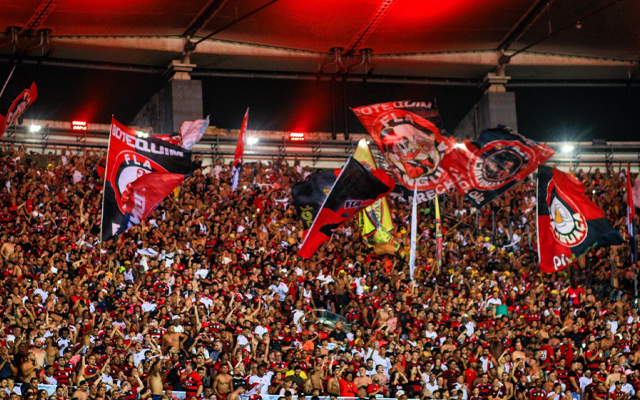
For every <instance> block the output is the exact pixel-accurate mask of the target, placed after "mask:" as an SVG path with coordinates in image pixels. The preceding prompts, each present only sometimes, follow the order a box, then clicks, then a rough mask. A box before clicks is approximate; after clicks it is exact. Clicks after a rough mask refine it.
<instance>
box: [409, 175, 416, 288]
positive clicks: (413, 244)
mask: <svg viewBox="0 0 640 400" xmlns="http://www.w3.org/2000/svg"><path fill="white" fill-rule="evenodd" d="M417 214H418V182H416V181H413V204H412V206H411V250H410V252H409V276H410V278H411V280H412V281H413V275H414V271H415V269H416V241H417V236H418V226H417V225H418V215H417Z"/></svg>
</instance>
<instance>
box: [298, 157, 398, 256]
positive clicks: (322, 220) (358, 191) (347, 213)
mask: <svg viewBox="0 0 640 400" xmlns="http://www.w3.org/2000/svg"><path fill="white" fill-rule="evenodd" d="M330 174H331V175H333V179H334V182H333V184H332V185H331V186H330V188H329V192H328V193H327V194H326V197H325V198H324V199H323V200H322V202H321V206H320V207H319V208H316V207H317V204H318V201H319V200H320V198H321V197H322V194H324V191H325V182H326V181H325V180H329V181H330V180H331V176H330V175H329V174H326V175H324V174H323V175H322V176H318V174H316V177H315V178H314V181H315V183H312V187H307V186H302V187H301V186H298V187H297V188H296V189H295V190H293V189H292V195H293V196H294V201H295V202H296V206H297V207H298V211H299V212H300V210H301V209H302V207H305V206H306V207H310V208H307V209H306V210H305V211H303V212H302V213H301V214H300V215H301V217H302V219H303V221H305V222H306V220H305V216H304V215H303V213H304V212H309V213H311V214H312V213H313V212H314V211H315V210H316V209H317V214H316V216H315V219H313V222H312V223H311V225H310V226H309V228H308V229H307V232H306V235H305V238H304V241H303V242H302V245H301V246H300V249H299V250H298V255H299V256H300V257H303V258H310V257H311V256H312V255H313V254H314V253H315V252H316V250H318V247H320V245H322V244H323V243H325V242H326V241H328V240H329V238H331V235H332V234H333V232H334V231H335V230H336V229H337V228H338V227H339V226H340V225H342V224H343V223H344V222H345V221H347V220H349V219H350V218H351V217H353V216H354V215H355V214H356V213H357V212H358V211H360V210H362V209H364V208H365V207H367V206H370V205H372V204H373V203H374V202H375V201H376V200H378V199H380V198H382V197H383V196H386V195H387V194H388V193H389V192H390V191H392V190H393V188H394V187H395V182H394V180H393V178H392V177H391V176H389V174H387V173H386V172H384V171H382V170H375V171H369V170H367V168H365V167H364V166H363V165H362V164H360V163H359V162H358V161H357V160H356V159H354V158H352V157H350V158H349V161H347V164H346V165H345V166H344V168H342V170H335V171H330ZM321 180H322V183H320V181H321ZM301 194H304V195H306V197H305V196H301ZM296 196H298V197H296ZM305 199H306V200H305ZM305 201H306V202H305ZM305 228H306V225H305Z"/></svg>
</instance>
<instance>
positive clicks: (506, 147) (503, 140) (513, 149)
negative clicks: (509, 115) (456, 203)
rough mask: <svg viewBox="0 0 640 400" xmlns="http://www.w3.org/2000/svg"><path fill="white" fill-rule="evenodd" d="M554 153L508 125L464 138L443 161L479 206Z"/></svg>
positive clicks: (533, 169) (453, 176) (455, 179)
mask: <svg viewBox="0 0 640 400" xmlns="http://www.w3.org/2000/svg"><path fill="white" fill-rule="evenodd" d="M553 154H554V152H553V150H551V149H550V148H548V147H547V146H545V145H542V144H538V143H536V142H534V141H533V140H529V139H527V138H525V137H524V136H522V135H520V134H519V133H517V132H515V131H512V130H511V129H509V128H507V127H505V126H498V127H496V128H493V129H486V130H484V131H482V133H480V136H479V137H478V138H477V139H476V140H474V141H473V142H471V141H469V140H465V142H464V144H459V145H456V146H455V149H454V150H453V151H451V153H450V154H447V156H446V157H444V158H443V160H442V164H441V165H442V167H443V168H444V169H445V170H446V171H447V172H448V173H449V175H450V176H451V177H452V178H453V179H454V181H455V184H456V188H457V189H458V191H459V192H460V193H462V194H464V195H465V198H466V200H468V201H469V202H471V204H473V205H474V207H476V208H480V207H482V206H484V205H486V204H488V203H490V202H491V201H493V200H495V199H496V198H498V197H499V196H500V195H502V194H503V193H504V192H506V191H507V190H509V189H510V188H511V187H513V186H514V185H516V184H517V183H518V182H520V181H521V180H523V179H524V178H526V177H527V176H528V175H529V174H531V173H532V172H533V171H535V170H536V168H538V165H541V164H543V163H544V162H545V161H547V160H548V159H549V158H551V156H553Z"/></svg>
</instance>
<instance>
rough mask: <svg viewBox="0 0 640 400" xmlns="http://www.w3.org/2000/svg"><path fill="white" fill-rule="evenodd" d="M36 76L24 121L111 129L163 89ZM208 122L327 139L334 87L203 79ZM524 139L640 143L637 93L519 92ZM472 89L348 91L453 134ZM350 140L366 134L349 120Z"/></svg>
mask: <svg viewBox="0 0 640 400" xmlns="http://www.w3.org/2000/svg"><path fill="white" fill-rule="evenodd" d="M28 70H29V72H30V73H31V74H32V75H34V76H38V78H37V83H38V91H39V96H38V100H37V101H36V103H34V105H33V106H32V108H31V109H30V110H29V111H28V113H27V115H26V118H35V119H50V120H62V121H70V120H73V119H86V120H87V121H88V122H90V123H91V122H93V123H109V122H110V119H111V115H112V114H114V115H115V117H116V118H117V119H119V120H121V121H123V122H125V123H129V122H131V120H132V119H133V117H134V116H135V115H136V113H137V112H138V110H139V109H140V108H141V107H142V106H143V105H144V104H145V103H146V101H147V100H148V99H149V98H150V97H151V95H153V94H154V93H155V92H157V91H158V90H159V89H161V88H162V87H163V85H164V84H165V83H166V78H164V77H162V76H161V75H156V74H145V73H135V72H120V71H104V70H92V69H78V68H63V67H52V66H42V67H40V68H39V69H38V68H36V67H35V66H28ZM201 79H202V81H203V98H204V111H205V114H211V124H212V125H215V126H217V127H219V128H231V129H237V128H239V126H240V124H241V122H242V117H243V115H244V111H245V109H246V108H247V107H251V119H250V129H264V130H283V131H289V130H296V131H325V132H330V131H331V129H332V122H331V121H332V120H331V96H330V93H331V87H330V83H329V82H328V81H322V82H320V83H318V82H316V81H305V80H282V79H250V78H246V79H244V78H242V79H241V78H219V77H204V78H201ZM510 90H513V91H514V92H515V93H516V106H517V113H518V125H519V131H520V132H521V133H522V134H524V135H525V136H527V137H529V138H531V139H534V140H538V141H574V140H582V141H590V140H592V139H594V138H605V139H608V140H640V129H639V128H638V127H639V126H640V87H637V86H636V87H611V88H566V87H553V88H515V89H510ZM336 96H337V106H338V113H337V130H338V132H341V131H342V130H343V129H344V128H343V127H344V117H343V112H342V88H341V83H340V81H338V82H337V83H336ZM481 96H482V92H481V91H480V90H479V89H477V88H475V87H462V86H429V85H400V84H382V83H371V82H368V83H367V84H366V85H363V84H362V83H361V82H349V83H348V84H347V105H348V106H349V107H355V106H359V105H365V104H371V103H376V102H383V101H393V100H433V99H435V101H436V104H437V106H438V108H439V109H440V113H441V115H442V118H443V123H444V128H445V129H447V130H449V131H452V130H453V129H454V128H455V126H456V125H457V124H458V122H459V121H460V120H461V119H462V118H463V117H464V115H465V114H466V113H467V112H468V111H469V110H470V109H471V108H472V107H473V105H474V104H475V103H476V102H477V101H478V100H479V99H480V97H481ZM348 125H349V131H350V132H363V131H364V129H363V127H362V126H361V125H360V124H359V123H358V121H357V120H356V118H355V116H353V114H352V113H351V112H349V113H348Z"/></svg>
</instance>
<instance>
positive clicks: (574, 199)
mask: <svg viewBox="0 0 640 400" xmlns="http://www.w3.org/2000/svg"><path fill="white" fill-rule="evenodd" d="M584 190H585V189H584V185H583V184H582V182H580V181H578V180H577V179H576V178H574V177H572V176H571V175H569V174H566V173H564V172H562V171H560V170H557V169H555V168H551V167H545V166H540V167H539V168H538V206H537V213H538V255H539V257H540V270H541V271H542V272H556V271H560V270H562V269H564V268H566V267H568V266H569V265H571V264H572V263H574V262H575V261H576V260H577V259H578V258H579V257H580V256H581V255H583V254H584V253H586V252H587V251H589V250H591V249H593V248H596V247H600V246H612V245H621V244H622V243H623V240H622V236H620V233H619V232H618V231H617V230H615V229H613V227H612V226H611V223H610V222H609V220H607V218H606V217H605V216H604V214H603V212H602V210H600V208H598V206H597V205H596V204H595V203H593V202H592V201H590V200H589V199H587V197H586V196H585V194H584Z"/></svg>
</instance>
